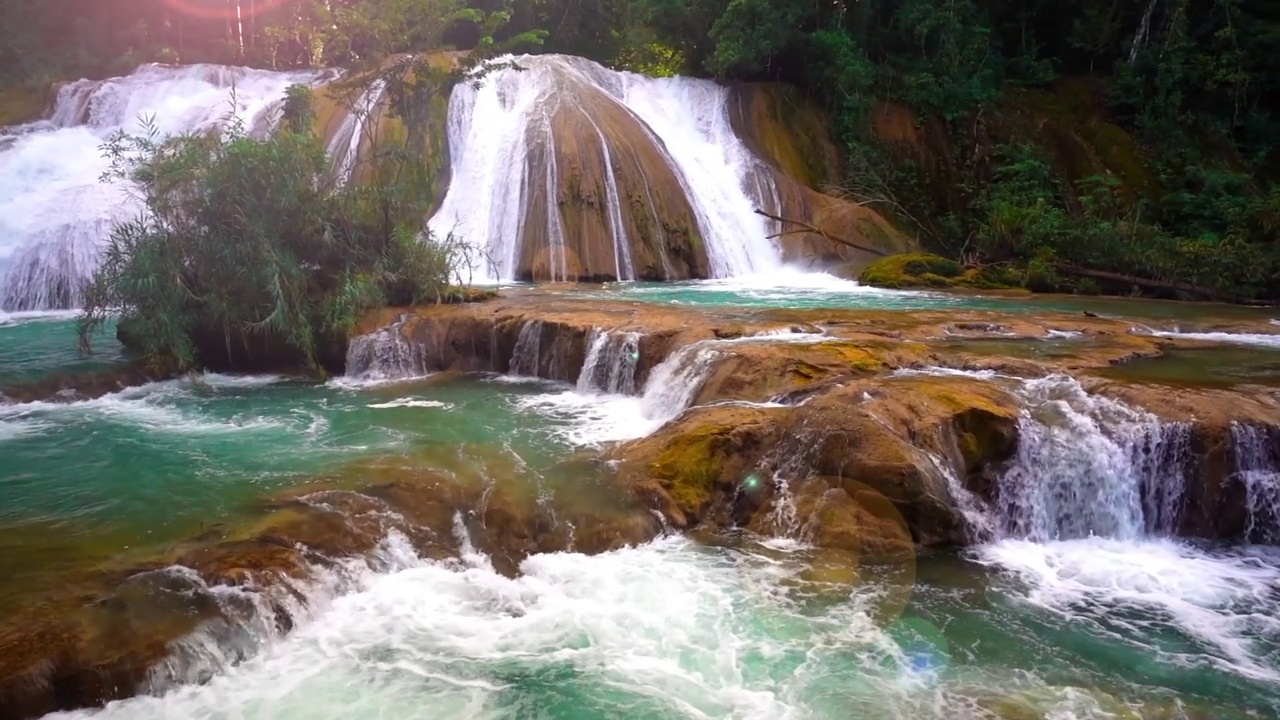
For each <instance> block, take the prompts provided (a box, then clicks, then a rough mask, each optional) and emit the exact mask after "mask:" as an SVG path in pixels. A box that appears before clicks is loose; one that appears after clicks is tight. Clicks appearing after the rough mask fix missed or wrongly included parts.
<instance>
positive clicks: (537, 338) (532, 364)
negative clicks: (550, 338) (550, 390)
mask: <svg viewBox="0 0 1280 720" xmlns="http://www.w3.org/2000/svg"><path fill="white" fill-rule="evenodd" d="M541 355H542V321H541V320H534V321H533V322H527V323H525V324H524V325H523V326H522V327H521V328H520V335H519V336H518V337H517V338H516V347H515V350H514V351H512V353H511V363H510V364H509V365H508V367H507V372H509V373H511V374H512V375H524V376H528V377H538V361H539V360H540V359H541Z"/></svg>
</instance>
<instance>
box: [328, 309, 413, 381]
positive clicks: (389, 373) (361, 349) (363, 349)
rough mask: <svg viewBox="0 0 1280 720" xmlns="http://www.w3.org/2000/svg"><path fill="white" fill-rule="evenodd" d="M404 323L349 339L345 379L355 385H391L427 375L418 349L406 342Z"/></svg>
mask: <svg viewBox="0 0 1280 720" xmlns="http://www.w3.org/2000/svg"><path fill="white" fill-rule="evenodd" d="M403 325H404V321H400V322H397V323H393V324H392V325H390V326H388V327H385V328H382V329H381V330H378V331H376V332H371V333H369V334H367V335H360V336H358V337H355V338H352V339H351V344H350V345H349V346H348V347H347V370H346V378H347V379H348V380H354V381H357V382H373V383H377V382H390V381H395V380H405V379H409V378H415V377H422V376H424V375H426V374H427V361H426V355H425V354H424V353H423V350H422V348H421V346H418V345H415V344H414V343H411V342H409V340H408V339H407V338H405V336H404V333H403Z"/></svg>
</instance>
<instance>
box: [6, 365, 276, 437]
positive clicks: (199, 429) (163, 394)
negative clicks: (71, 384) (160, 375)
mask: <svg viewBox="0 0 1280 720" xmlns="http://www.w3.org/2000/svg"><path fill="white" fill-rule="evenodd" d="M283 379H284V378H281V377H279V376H272V375H266V376H238V375H219V374H213V373H210V374H204V375H193V376H190V377H188V378H185V379H181V380H166V381H163V382H154V383H147V384H145V385H138V386H135V387H130V388H125V389H123V390H120V391H118V392H114V393H109V394H106V395H102V396H100V397H96V398H93V399H90V400H78V401H73V402H51V401H47V400H37V401H34V402H27V403H14V404H10V405H3V404H0V423H4V424H5V425H6V426H9V427H11V428H12V427H17V428H26V429H27V431H28V432H30V431H31V429H32V428H34V429H36V430H37V431H38V430H39V429H44V428H47V427H53V426H59V425H65V424H68V423H78V422H84V421H91V420H105V421H109V422H118V423H125V424H129V425H137V426H141V427H144V428H146V429H148V430H150V431H152V432H157V433H166V434H170V433H171V434H218V433H239V432H254V431H263V430H278V429H281V428H285V427H288V424H287V423H286V422H285V421H284V420H283V419H273V418H266V417H261V416H256V415H251V414H248V415H237V416H234V417H229V418H220V419H210V418H209V417H208V416H205V415H202V414H201V413H200V412H199V411H198V410H196V409H194V408H183V407H180V406H179V405H178V404H177V403H178V401H181V400H189V399H193V398H195V397H197V396H198V395H200V394H201V393H204V392H213V391H216V390H220V389H221V390H226V389H234V388H252V387H263V386H266V385H270V384H273V383H277V382H280V381H281V380H283ZM19 436H20V435H18V434H16V433H14V434H12V437H19Z"/></svg>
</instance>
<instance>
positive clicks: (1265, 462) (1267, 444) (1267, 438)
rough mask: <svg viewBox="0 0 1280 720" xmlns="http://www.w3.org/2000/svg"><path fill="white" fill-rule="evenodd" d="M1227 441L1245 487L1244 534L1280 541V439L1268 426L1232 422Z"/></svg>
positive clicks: (1258, 539)
mask: <svg viewBox="0 0 1280 720" xmlns="http://www.w3.org/2000/svg"><path fill="white" fill-rule="evenodd" d="M1231 441H1232V443H1231V444H1232V453H1233V454H1234V455H1235V469H1236V477H1237V478H1238V479H1239V480H1240V482H1241V483H1243V484H1244V489H1245V507H1246V509H1247V510H1248V524H1247V525H1246V527H1245V538H1246V539H1248V540H1250V541H1253V542H1263V543H1275V542H1277V541H1280V440H1278V439H1276V438H1275V437H1273V435H1272V432H1271V430H1270V429H1269V428H1266V427H1262V426H1259V425H1249V424H1245V423H1232V424H1231Z"/></svg>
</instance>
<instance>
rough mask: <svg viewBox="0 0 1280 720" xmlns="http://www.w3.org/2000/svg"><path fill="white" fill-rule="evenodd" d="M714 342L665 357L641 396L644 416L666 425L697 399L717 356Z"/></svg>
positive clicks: (683, 349)
mask: <svg viewBox="0 0 1280 720" xmlns="http://www.w3.org/2000/svg"><path fill="white" fill-rule="evenodd" d="M714 347H715V341H706V342H699V343H693V344H692V345H686V346H684V347H682V348H680V349H679V350H677V351H675V352H673V353H671V354H670V355H669V356H667V359H665V360H663V361H662V362H661V363H659V364H658V366H657V367H655V368H654V369H653V371H652V372H650V373H649V379H648V381H646V382H645V384H644V392H643V393H642V394H641V396H640V407H641V411H642V412H643V413H644V416H645V417H647V418H649V419H650V420H653V421H656V422H660V423H661V422H667V421H668V420H672V419H675V418H676V417H678V416H679V415H680V413H682V412H684V411H685V410H686V409H687V408H688V407H689V406H690V405H691V404H692V403H693V401H694V398H696V397H697V395H698V391H699V390H701V389H702V386H703V384H705V383H706V382H707V378H709V377H710V376H711V371H712V370H714V369H715V365H716V361H717V360H719V359H720V357H721V355H720V353H718V352H716V350H715V349H714Z"/></svg>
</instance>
